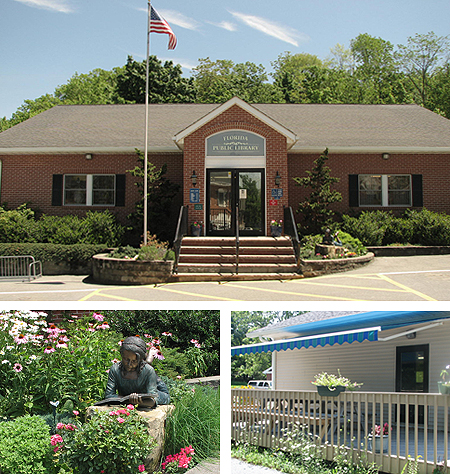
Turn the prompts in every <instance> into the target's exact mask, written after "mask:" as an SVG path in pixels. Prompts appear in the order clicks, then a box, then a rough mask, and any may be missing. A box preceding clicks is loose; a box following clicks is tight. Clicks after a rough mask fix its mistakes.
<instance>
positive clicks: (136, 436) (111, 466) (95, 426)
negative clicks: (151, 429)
mask: <svg viewBox="0 0 450 474" xmlns="http://www.w3.org/2000/svg"><path fill="white" fill-rule="evenodd" d="M64 435H65V436H64V444H63V445H62V447H61V448H60V450H61V453H60V457H61V460H62V461H63V462H66V463H67V464H68V465H69V466H71V467H72V468H73V469H74V470H75V471H76V472H77V473H80V474H88V473H92V472H107V473H108V474H127V473H129V474H135V473H137V472H138V471H139V469H138V468H139V466H140V465H143V464H144V461H145V458H146V457H147V456H148V455H149V454H150V452H151V448H152V446H153V444H154V441H153V440H152V438H151V436H150V435H149V434H148V429H147V426H146V424H145V422H144V420H143V418H142V417H141V416H140V415H139V413H137V412H136V410H131V409H118V410H117V411H113V412H110V413H107V412H102V413H97V414H95V415H94V416H93V417H92V418H91V419H90V420H89V421H88V422H87V423H84V424H83V425H80V426H79V427H78V429H76V430H74V431H69V432H65V433H64ZM58 452H59V451H58Z"/></svg>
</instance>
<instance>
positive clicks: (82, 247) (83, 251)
mask: <svg viewBox="0 0 450 474" xmlns="http://www.w3.org/2000/svg"><path fill="white" fill-rule="evenodd" d="M108 249H109V247H107V246H105V245H88V244H75V245H62V244H39V243H35V244H32V243H25V244H21V243H11V244H0V255H2V256H14V255H31V256H33V257H34V258H35V260H40V261H41V262H55V263H67V264H69V265H70V266H71V267H73V268H77V267H78V266H84V265H88V264H89V263H90V260H91V258H92V256H93V255H96V254H98V253H104V252H106V251H107V250H108Z"/></svg>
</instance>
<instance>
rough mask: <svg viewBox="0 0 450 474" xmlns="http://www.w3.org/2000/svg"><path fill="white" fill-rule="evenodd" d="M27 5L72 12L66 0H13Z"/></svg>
mask: <svg viewBox="0 0 450 474" xmlns="http://www.w3.org/2000/svg"><path fill="white" fill-rule="evenodd" d="M15 1H16V2H20V3H24V4H25V5H28V6H29V7H35V8H41V9H43V10H52V11H56V12H60V13H73V12H74V10H73V8H72V7H71V6H70V5H68V3H67V0H15Z"/></svg>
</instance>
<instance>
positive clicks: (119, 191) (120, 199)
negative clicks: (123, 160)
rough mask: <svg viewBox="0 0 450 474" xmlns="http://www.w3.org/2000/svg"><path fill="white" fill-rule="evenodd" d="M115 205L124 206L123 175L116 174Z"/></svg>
mask: <svg viewBox="0 0 450 474" xmlns="http://www.w3.org/2000/svg"><path fill="white" fill-rule="evenodd" d="M115 205H116V206H117V207H123V206H125V175H124V174H116V203H115Z"/></svg>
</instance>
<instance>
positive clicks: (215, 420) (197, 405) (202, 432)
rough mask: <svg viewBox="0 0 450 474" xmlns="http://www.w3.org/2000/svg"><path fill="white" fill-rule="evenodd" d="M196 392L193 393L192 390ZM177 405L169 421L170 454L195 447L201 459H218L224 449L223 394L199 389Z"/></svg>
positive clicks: (209, 388)
mask: <svg viewBox="0 0 450 474" xmlns="http://www.w3.org/2000/svg"><path fill="white" fill-rule="evenodd" d="M192 390H193V391H192ZM192 390H191V392H190V393H188V394H187V395H185V396H183V397H182V398H181V399H180V400H178V401H177V403H176V404H175V410H174V412H173V413H172V415H171V416H170V417H169V418H168V419H167V424H166V440H165V445H164V451H165V453H166V454H173V453H177V452H179V451H180V450H181V448H184V447H185V446H189V445H192V447H193V448H194V449H195V454H196V456H198V458H200V459H206V458H208V457H214V456H217V454H218V453H219V449H220V391H219V390H216V389H213V388H211V387H202V386H197V387H195V389H192Z"/></svg>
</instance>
